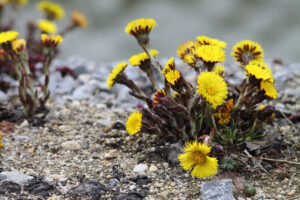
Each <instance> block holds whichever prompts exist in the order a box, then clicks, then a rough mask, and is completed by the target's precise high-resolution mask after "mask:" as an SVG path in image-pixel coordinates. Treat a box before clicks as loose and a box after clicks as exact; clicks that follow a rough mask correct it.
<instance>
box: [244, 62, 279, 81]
mask: <svg viewBox="0 0 300 200" xmlns="http://www.w3.org/2000/svg"><path fill="white" fill-rule="evenodd" d="M245 70H246V76H250V75H252V76H254V77H255V79H257V80H269V81H270V82H274V78H273V76H272V72H271V69H270V68H269V66H268V65H267V64H266V63H264V62H262V61H252V62H250V63H249V64H248V65H246V67H245Z"/></svg>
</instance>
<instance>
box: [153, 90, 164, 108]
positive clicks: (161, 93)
mask: <svg viewBox="0 0 300 200" xmlns="http://www.w3.org/2000/svg"><path fill="white" fill-rule="evenodd" d="M163 96H166V92H165V90H164V89H162V90H160V89H158V90H157V91H156V92H155V94H154V95H153V102H152V104H153V105H155V104H158V103H159V101H160V98H161V97H163Z"/></svg>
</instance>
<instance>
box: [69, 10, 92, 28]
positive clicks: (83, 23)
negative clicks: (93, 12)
mask: <svg viewBox="0 0 300 200" xmlns="http://www.w3.org/2000/svg"><path fill="white" fill-rule="evenodd" d="M71 18H72V21H73V23H74V24H75V25H76V26H79V27H82V28H85V27H87V26H88V23H89V22H88V20H87V18H86V17H85V16H84V15H83V14H82V13H81V12H80V11H78V10H74V11H73V12H72V15H71Z"/></svg>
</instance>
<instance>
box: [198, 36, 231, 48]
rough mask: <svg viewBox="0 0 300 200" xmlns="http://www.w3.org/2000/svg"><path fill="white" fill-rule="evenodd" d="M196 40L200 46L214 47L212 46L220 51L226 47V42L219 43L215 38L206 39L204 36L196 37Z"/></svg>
mask: <svg viewBox="0 0 300 200" xmlns="http://www.w3.org/2000/svg"><path fill="white" fill-rule="evenodd" d="M196 39H197V41H198V42H199V43H200V44H201V45H214V46H217V47H220V48H222V49H225V48H226V46H227V44H226V42H224V41H221V40H218V39H215V38H210V37H207V36H204V35H202V36H198V37H196Z"/></svg>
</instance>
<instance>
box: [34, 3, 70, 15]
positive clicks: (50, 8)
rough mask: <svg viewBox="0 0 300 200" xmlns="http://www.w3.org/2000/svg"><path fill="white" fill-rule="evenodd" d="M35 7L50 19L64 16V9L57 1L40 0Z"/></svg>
mask: <svg viewBox="0 0 300 200" xmlns="http://www.w3.org/2000/svg"><path fill="white" fill-rule="evenodd" d="M37 7H38V9H39V10H41V11H42V12H44V13H45V14H46V15H47V18H50V19H62V18H64V16H65V11H64V9H63V8H62V7H61V6H60V5H59V4H57V3H53V2H50V1H41V2H39V3H38V4H37Z"/></svg>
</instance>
